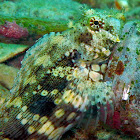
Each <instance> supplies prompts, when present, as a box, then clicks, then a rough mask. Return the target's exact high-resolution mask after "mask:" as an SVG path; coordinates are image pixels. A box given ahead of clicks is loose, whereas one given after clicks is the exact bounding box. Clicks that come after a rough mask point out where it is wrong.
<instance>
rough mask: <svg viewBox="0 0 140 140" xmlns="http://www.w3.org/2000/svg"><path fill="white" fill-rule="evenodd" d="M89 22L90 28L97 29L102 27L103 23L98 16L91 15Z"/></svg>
mask: <svg viewBox="0 0 140 140" xmlns="http://www.w3.org/2000/svg"><path fill="white" fill-rule="evenodd" d="M89 24H90V28H91V29H92V30H94V31H99V29H101V28H103V26H104V24H105V23H104V22H103V21H102V20H101V19H100V18H99V17H91V18H90V21H89Z"/></svg>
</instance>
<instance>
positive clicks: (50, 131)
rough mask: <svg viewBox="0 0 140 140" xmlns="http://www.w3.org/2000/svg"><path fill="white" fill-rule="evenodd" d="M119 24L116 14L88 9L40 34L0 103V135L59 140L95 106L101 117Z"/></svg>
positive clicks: (106, 102)
mask: <svg viewBox="0 0 140 140" xmlns="http://www.w3.org/2000/svg"><path fill="white" fill-rule="evenodd" d="M119 29H120V21H119V20H118V19H115V18H113V17H111V16H108V15H105V14H101V13H99V12H95V11H94V10H87V11H86V12H85V13H84V15H83V18H82V19H81V20H80V21H79V22H78V23H76V24H75V25H73V26H71V28H70V29H68V30H67V31H64V32H62V33H54V32H51V33H50V34H46V35H45V36H44V37H43V38H41V39H39V41H38V42H37V43H36V44H35V45H34V46H33V47H31V48H30V49H29V50H28V51H27V53H26V55H25V58H24V60H23V61H22V67H21V69H20V71H19V73H18V76H17V78H16V79H15V84H14V87H13V89H12V90H11V96H10V97H9V99H6V100H5V101H4V102H3V104H1V114H0V130H1V133H2V137H3V138H5V139H7V140H8V139H12V140H47V139H48V140H58V139H60V138H61V137H62V135H63V134H64V133H65V132H66V131H68V130H69V129H70V128H72V127H73V126H74V125H76V124H77V123H78V122H79V120H81V119H82V118H83V117H84V116H85V115H86V113H87V112H88V111H89V110H91V112H94V111H95V110H94V107H95V106H96V107H97V112H98V113H97V114H98V115H97V119H99V118H100V117H103V119H104V120H105V119H106V114H107V109H108V108H107V106H108V105H111V106H112V105H113V100H114V94H113V92H112V90H111V86H110V84H109V83H108V82H105V81H104V73H105V70H106V67H107V62H108V59H109V57H110V54H111V51H112V49H113V46H114V44H115V43H117V42H119V38H118V34H119ZM112 108H113V107H112ZM102 113H103V114H104V115H101V114H102ZM93 125H94V124H93Z"/></svg>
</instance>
